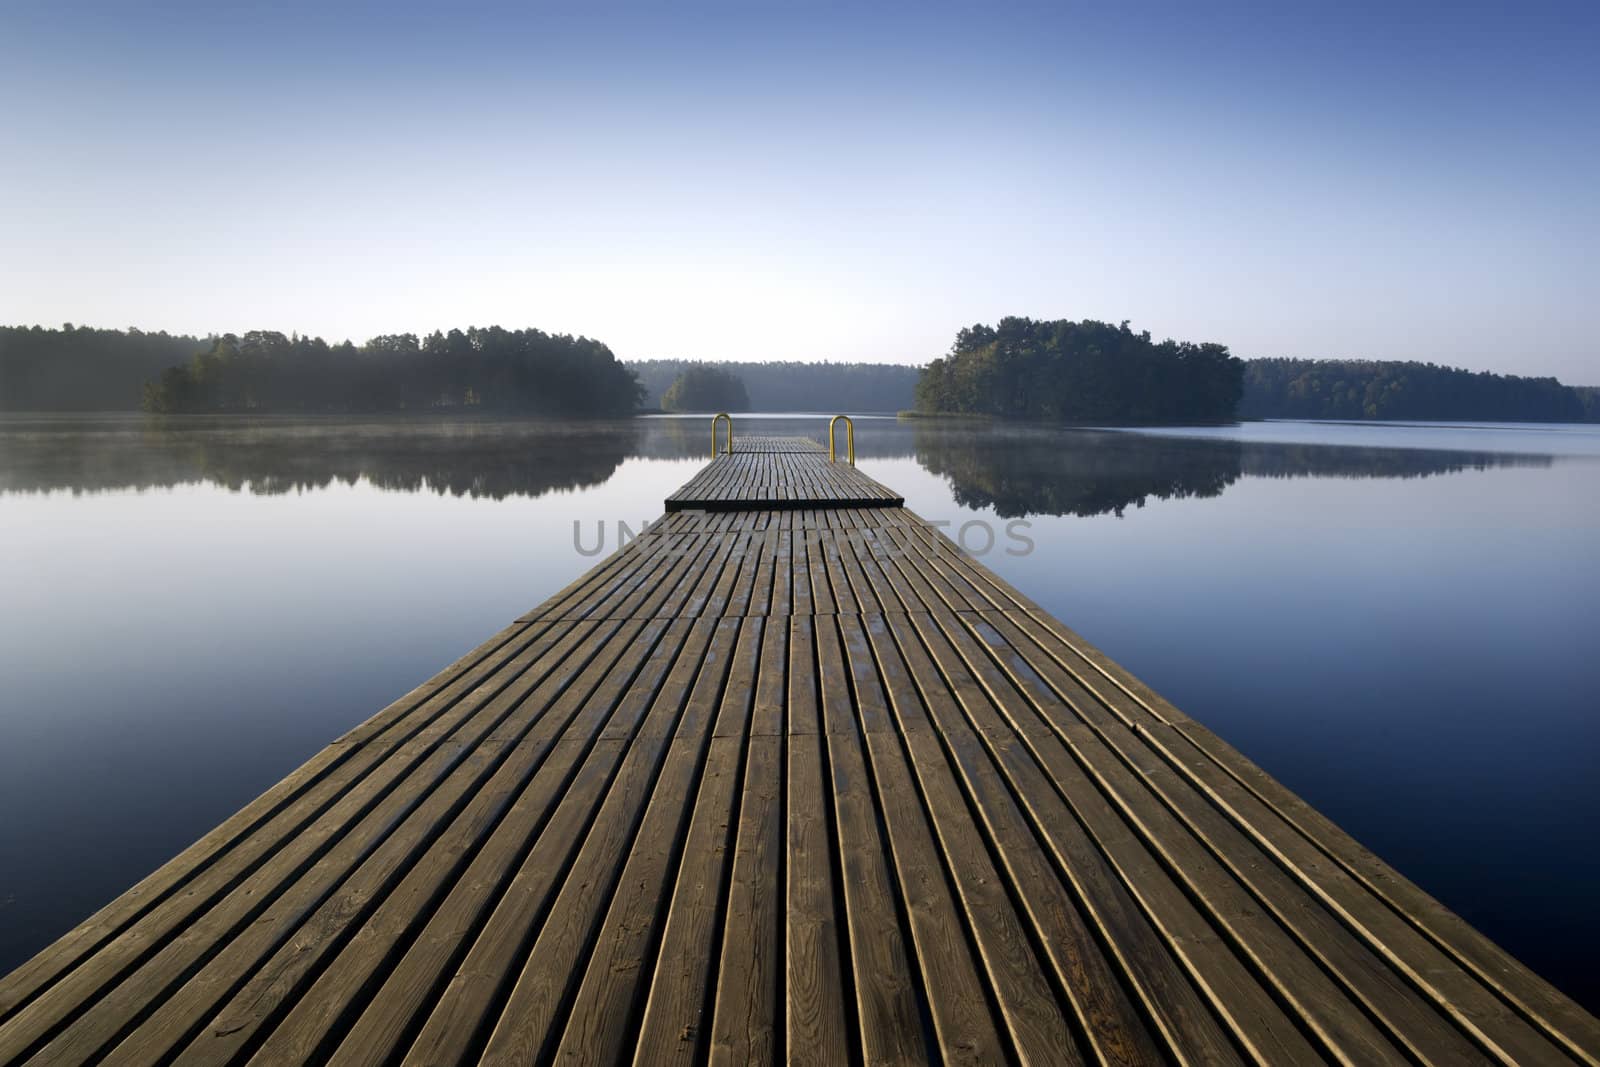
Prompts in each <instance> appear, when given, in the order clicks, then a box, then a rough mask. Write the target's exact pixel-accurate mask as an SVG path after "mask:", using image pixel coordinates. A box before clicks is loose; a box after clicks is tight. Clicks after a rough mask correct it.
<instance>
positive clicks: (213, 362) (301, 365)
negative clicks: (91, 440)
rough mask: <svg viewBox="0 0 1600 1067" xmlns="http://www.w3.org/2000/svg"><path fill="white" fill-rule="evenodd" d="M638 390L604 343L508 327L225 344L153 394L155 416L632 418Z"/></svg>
mask: <svg viewBox="0 0 1600 1067" xmlns="http://www.w3.org/2000/svg"><path fill="white" fill-rule="evenodd" d="M638 403H639V385H638V382H637V381H636V380H635V379H634V377H633V375H632V374H631V373H629V371H628V369H627V368H626V367H625V366H623V365H622V362H621V361H620V360H618V359H617V358H616V357H615V356H614V355H612V353H611V350H610V349H609V348H607V347H606V346H605V345H603V344H601V343H600V342H599V341H592V340H590V339H588V338H586V337H570V336H566V335H561V334H547V333H545V332H543V331H542V330H507V329H503V328H501V327H499V326H490V327H486V328H478V327H472V328H470V329H467V330H451V331H450V332H449V333H443V332H439V331H435V332H434V333H431V334H429V335H427V336H426V337H423V338H420V339H419V338H418V337H417V335H416V334H411V333H404V334H386V335H384V336H381V337H374V338H373V339H372V340H370V341H368V342H367V343H366V344H365V345H363V346H361V347H359V348H358V347H356V346H355V345H353V344H351V343H350V342H349V341H346V342H344V343H343V344H338V345H330V344H328V343H327V342H326V341H324V340H323V339H322V338H320V337H296V336H290V337H285V336H284V335H283V334H281V333H277V332H275V331H270V330H253V331H251V332H249V333H246V334H243V335H234V334H224V335H223V336H221V337H217V338H214V339H213V340H212V342H211V346H210V347H209V348H208V349H206V350H205V351H203V352H200V353H198V354H197V355H195V357H194V358H193V359H191V360H190V361H189V362H188V363H187V364H184V365H181V366H177V367H170V368H168V369H167V370H166V371H164V372H163V373H162V375H161V377H160V378H159V379H158V380H157V381H154V382H151V383H149V384H148V385H147V386H146V387H145V393H144V407H145V408H146V410H149V411H156V412H164V413H178V412H204V411H428V410H434V409H440V408H447V409H464V410H482V411H495V412H516V413H524V414H538V415H580V416H585V415H626V414H630V413H632V412H633V410H634V409H635V408H636V407H637V406H638Z"/></svg>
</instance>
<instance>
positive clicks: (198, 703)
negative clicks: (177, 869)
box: [0, 416, 1600, 1009]
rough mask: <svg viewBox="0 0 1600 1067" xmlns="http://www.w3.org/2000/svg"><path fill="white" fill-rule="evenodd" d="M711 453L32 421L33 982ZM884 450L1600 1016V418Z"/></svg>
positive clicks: (944, 427) (26, 665)
mask: <svg viewBox="0 0 1600 1067" xmlns="http://www.w3.org/2000/svg"><path fill="white" fill-rule="evenodd" d="M739 429H740V431H741V432H759V433H789V434H793V433H803V434H808V435H810V436H813V437H817V438H819V439H820V438H822V437H823V436H824V435H825V420H824V419H822V418H820V417H817V418H801V419H767V420H761V419H749V418H741V419H740V420H739ZM708 445H709V432H708V429H707V427H706V424H705V421H704V420H701V419H641V420H632V421H625V422H608V423H581V424H580V423H549V422H546V423H530V422H509V421H497V420H491V419H470V420H466V419H463V420H440V419H428V420H404V419H322V420H317V419H261V420H255V419H251V420H244V419H237V418H223V419H204V418H196V419H186V420H174V421H167V422H151V421H146V420H144V419H142V418H136V417H109V416H108V417H97V418H53V417H14V416H13V417H4V418H0V544H3V545H4V548H5V551H4V553H3V554H0V590H3V592H4V601H3V602H4V604H5V610H4V611H3V613H0V971H4V970H8V969H9V968H10V967H12V966H14V965H16V964H17V963H20V962H21V961H22V960H23V959H25V958H26V957H27V956H28V955H30V954H32V953H33V952H34V951H37V950H38V949H39V948H40V947H42V946H43V945H45V944H47V943H48V942H49V941H50V940H52V939H53V938H55V937H56V936H58V935H59V934H60V933H62V932H64V931H65V930H66V929H68V928H70V927H71V926H72V925H73V924H74V923H76V922H78V921H80V920H81V919H83V918H84V917H86V916H87V915H88V914H89V913H91V912H92V911H93V910H94V909H96V908H97V907H99V906H100V905H101V904H103V903H105V902H106V901H107V900H109V899H110V898H111V897H113V896H115V895H116V894H117V893H119V892H121V891H122V890H123V889H125V888H127V887H128V886H129V885H131V884H132V883H133V882H134V881H137V880H138V879H139V878H140V877H142V876H143V875H144V874H146V873H148V872H149V871H150V870H151V869H153V868H154V867H155V866H157V865H158V864H159V863H161V862H162V861H164V860H166V859H167V858H169V857H170V856H171V855H173V854H174V853H175V852H177V851H178V850H180V849H181V848H183V847H184V846H186V845H187V844H189V843H190V842H191V841H192V840H194V839H195V838H196V837H198V836H199V835H200V834H202V833H203V832H205V831H206V830H208V829H210V828H211V827H212V826H213V825H215V824H216V823H217V822H218V821H220V820H221V819H222V818H224V817H226V816H227V815H229V814H231V813H232V812H233V811H234V810H236V809H237V808H238V807H239V806H241V805H242V804H244V803H245V802H247V801H248V800H250V799H251V798H252V797H253V796H255V795H256V794H257V793H259V792H260V791H261V790H262V789H264V788H266V787H267V786H269V785H271V784H272V783H273V782H275V781H276V780H277V779H279V778H280V777H282V776H283V775H284V774H285V773H287V772H288V771H289V770H291V769H292V768H293V767H294V766H296V765H297V764H298V763H300V762H301V761H303V760H304V759H306V758H307V757H309V756H310V755H311V754H312V753H314V752H315V751H316V750H317V749H319V748H321V747H322V746H323V745H324V744H326V743H327V742H328V741H329V740H330V739H332V738H333V737H334V736H336V735H337V734H339V733H341V732H343V731H344V730H346V729H348V728H349V727H351V726H352V725H354V724H355V723H357V722H359V721H361V720H362V719H364V718H366V717H367V716H369V715H370V714H372V713H373V712H374V711H376V710H377V709H378V708H379V707H381V706H382V705H384V704H386V703H387V702H389V701H390V700H392V699H394V698H395V697H397V696H399V695H401V694H403V693H404V692H405V691H406V690H408V689H410V688H411V687H412V686H414V685H415V684H417V683H418V682H421V681H423V680H425V679H426V678H428V677H430V676H431V675H433V674H434V673H435V672H436V671H437V670H438V669H439V668H440V667H441V666H443V665H444V664H446V663H447V662H449V661H450V660H451V659H453V658H454V657H455V656H456V655H458V654H459V653H461V652H462V651H464V650H465V649H467V648H469V647H471V646H473V645H475V644H477V643H478V642H479V641H481V640H482V639H483V638H484V637H486V636H488V635H489V634H490V633H492V632H493V631H495V630H497V629H499V628H500V627H501V626H503V625H505V623H506V622H507V621H509V620H510V619H512V618H514V617H515V616H517V615H518V614H520V613H521V612H523V611H525V610H527V609H528V608H529V607H531V606H533V605H534V604H536V603H537V602H539V601H540V600H542V599H544V598H545V597H546V596H548V595H549V594H550V593H552V592H554V591H556V590H557V589H559V588H560V587H561V586H563V585H565V584H566V583H567V582H568V581H570V580H571V579H572V578H573V577H575V576H576V575H578V574H579V573H581V572H582V571H583V570H584V569H586V568H587V567H589V566H591V565H592V564H593V563H594V562H595V559H594V558H593V557H592V556H589V555H585V554H584V553H585V552H592V551H593V550H594V548H595V546H596V545H597V544H603V545H605V547H607V548H610V547H614V546H615V543H616V536H617V524H618V523H619V522H622V523H626V524H628V525H629V526H631V527H632V528H635V529H637V528H638V527H639V526H641V525H642V524H643V523H644V522H646V521H648V520H650V519H652V518H654V517H656V516H657V515H659V514H660V511H661V501H662V498H663V497H665V496H666V495H667V494H668V493H669V492H671V491H672V490H673V489H675V488H677V486H678V485H680V484H681V483H682V482H683V481H685V480H686V479H687V478H688V477H689V476H690V474H692V473H693V471H694V470H696V469H697V468H698V467H699V466H700V465H701V464H702V463H703V462H704V460H705V454H706V451H707V449H708ZM857 451H858V454H859V456H860V465H861V467H862V468H863V469H864V470H866V471H867V472H868V473H869V474H871V475H873V476H874V477H876V478H878V479H879V480H881V481H883V482H885V483H886V484H888V485H890V486H892V487H894V488H895V489H897V490H898V491H900V492H902V493H904V494H905V496H906V498H907V505H908V506H909V507H912V508H914V509H915V510H917V511H918V512H920V513H921V514H923V515H924V516H926V517H928V518H930V519H934V520H941V521H948V522H949V523H950V526H949V529H950V532H951V533H952V535H953V536H957V537H960V538H961V539H962V540H963V541H964V542H965V543H966V544H967V546H968V547H969V548H971V549H972V550H974V551H975V552H979V553H981V555H982V559H983V561H984V562H985V563H986V564H988V565H989V566H991V567H993V568H994V569H995V570H997V571H999V572H1000V573H1001V574H1003V575H1004V576H1005V577H1007V578H1008V579H1010V580H1011V581H1012V582H1014V583H1016V584H1017V585H1018V586H1019V587H1021V588H1022V589H1023V590H1024V591H1026V592H1028V593H1029V594H1030V595H1032V596H1033V597H1034V598H1035V599H1036V600H1038V601H1039V602H1040V603H1042V604H1043V605H1044V606H1045V607H1046V608H1048V609H1049V610H1050V611H1052V612H1053V613H1055V614H1056V615H1058V616H1059V617H1060V618H1061V619H1062V620H1063V621H1065V622H1066V623H1067V624H1068V625H1069V626H1072V627H1073V628H1074V629H1076V630H1078V631H1079V632H1080V633H1082V634H1083V635H1084V636H1085V637H1087V638H1088V639H1090V640H1091V641H1093V642H1095V643H1096V644H1098V645H1099V646H1100V647H1102V648H1103V649H1104V650H1105V651H1107V652H1108V653H1109V654H1111V655H1112V656H1113V657H1114V658H1116V659H1117V660H1119V661H1120V662H1121V663H1123V664H1124V665H1125V666H1127V667H1128V668H1129V669H1130V670H1132V671H1133V672H1134V673H1135V674H1137V675H1138V676H1139V677H1141V678H1142V679H1144V680H1145V681H1147V682H1148V683H1150V684H1151V685H1152V686H1154V687H1155V688H1156V689H1157V690H1159V691H1160V692H1162V693H1163V694H1164V695H1165V696H1166V697H1168V698H1169V699H1170V700H1172V701H1173V702H1174V703H1176V704H1177V705H1178V706H1179V707H1181V708H1183V709H1184V710H1185V711H1186V712H1188V713H1189V714H1191V715H1193V716H1194V717H1195V718H1197V719H1199V720H1201V721H1202V722H1204V723H1206V724H1207V725H1208V726H1210V727H1211V728H1212V729H1214V730H1215V731H1216V732H1218V733H1219V734H1221V735H1222V736H1223V737H1224V738H1226V739H1227V740H1228V741H1230V742H1231V743H1233V744H1234V745H1236V746H1237V747H1239V748H1240V749H1241V750H1243V751H1244V752H1245V753H1246V754H1247V755H1249V756H1250V757H1252V758H1253V759H1255V760H1256V761H1257V762H1259V763H1261V764H1262V765H1263V766H1264V767H1266V768H1267V770H1269V771H1270V772H1271V773H1273V774H1274V775H1276V776H1277V777H1278V778H1279V779H1281V780H1282V781H1284V782H1285V783H1286V784H1287V785H1289V786H1290V787H1291V788H1292V789H1294V790H1296V791H1297V792H1299V793H1300V794H1301V795H1302V796H1304V797H1305V798H1306V799H1307V800H1309V801H1311V802H1312V803H1313V804H1314V805H1316V806H1317V807H1319V808H1320V809H1321V810H1323V811H1324V812H1325V813H1327V814H1328V815H1329V816H1331V817H1332V818H1333V819H1334V820H1335V821H1337V822H1338V823H1340V824H1341V825H1342V826H1343V827H1344V828H1345V829H1347V830H1348V831H1350V832H1351V833H1352V834H1354V835H1355V836H1356V837H1357V838H1358V839H1360V840H1361V841H1362V842H1363V843H1364V844H1366V845H1368V846H1369V847H1371V848H1373V849H1374V850H1375V851H1376V852H1378V853H1379V854H1380V855H1381V856H1383V857H1384V858H1385V859H1386V860H1388V861H1389V862H1390V863H1392V864H1394V865H1395V866H1397V867H1398V868H1399V869H1400V870H1401V871H1403V872H1404V873H1406V874H1407V875H1408V876H1410V877H1411V878H1412V879H1414V880H1415V881H1417V882H1419V883H1420V884H1422V885H1423V886H1424V887H1425V888H1427V889H1428V890H1429V891H1431V892H1432V893H1434V894H1435V895H1437V896H1439V897H1440V898H1441V899H1443V900H1444V901H1445V902H1446V903H1447V904H1449V905H1450V906H1451V907H1452V908H1454V909H1455V910H1457V911H1458V912H1460V913H1461V914H1462V915H1464V916H1465V917H1466V918H1468V919H1469V920H1470V921H1472V922H1473V923H1474V924H1476V925H1478V926H1479V927H1480V928H1481V929H1483V930H1484V931H1485V932H1487V933H1488V934H1489V935H1490V936H1491V937H1493V938H1494V939H1495V940H1497V941H1499V942H1500V943H1501V944H1503V945H1505V946H1506V947H1507V948H1509V949H1510V950H1511V951H1513V952H1514V953H1516V954H1517V955H1518V956H1520V957H1521V958H1523V959H1524V960H1526V961H1527V962H1528V963H1529V964H1530V965H1532V966H1534V967H1535V968H1536V969H1537V970H1539V971H1541V972H1542V973H1544V974H1546V975H1547V976H1548V977H1550V978H1551V979H1552V980H1554V981H1556V982H1557V983H1558V984H1560V985H1562V986H1563V987H1564V988H1566V989H1568V990H1569V991H1570V992H1572V993H1573V994H1574V995H1576V996H1578V997H1579V998H1580V999H1582V1000H1584V1001H1585V1002H1586V1003H1587V1004H1588V1005H1589V1006H1590V1007H1591V1009H1593V1008H1594V1007H1595V1006H1596V1005H1597V1004H1600V983H1597V980H1596V979H1595V978H1594V977H1593V975H1592V968H1591V966H1590V961H1591V960H1592V959H1593V958H1595V957H1596V955H1597V954H1600V923H1597V921H1596V919H1595V917H1594V914H1593V908H1592V903H1593V901H1594V900H1595V899H1600V833H1597V831H1596V829H1595V816H1596V815H1597V813H1600V775H1597V774H1596V773H1595V762H1596V757H1597V756H1600V716H1597V714H1596V713H1597V711H1600V699H1597V694H1600V639H1597V638H1596V634H1597V633H1600V431H1597V428H1594V427H1549V426H1539V427H1526V426H1484V425H1465V424H1461V425H1456V424H1451V425H1443V426H1417V425H1404V426H1402V425H1394V424H1383V425H1373V424H1328V423H1253V424H1245V425H1242V426H1238V427H1227V428H1210V429H1204V430H1192V429H1172V430H1147V431H1138V432H1133V431H1115V430H1104V431H1093V430H1064V429H1058V428H1042V427H1015V426H991V425H986V424H976V423H964V422H944V421H937V420H910V421H896V420H893V419H868V418H860V419H858V420H857ZM1013 522H1016V523H1022V524H1025V525H1020V526H1013V527H1012V528H1011V530H1010V531H1009V532H1008V530H1007V524H1008V523H1013ZM602 523H603V524H604V533H603V535H602V533H601V524H602ZM575 524H577V526H578V528H579V530H578V534H577V539H576V540H575V530H574V525H575ZM990 530H992V531H994V534H995V537H994V540H993V545H992V547H990V545H989V535H988V531H990ZM1023 538H1025V539H1026V541H1027V542H1030V543H1031V549H1028V550H1026V551H1024V548H1025V546H1024V542H1023V540H1022V539H1023ZM580 546H581V547H580ZM985 549H987V551H984V550H985Z"/></svg>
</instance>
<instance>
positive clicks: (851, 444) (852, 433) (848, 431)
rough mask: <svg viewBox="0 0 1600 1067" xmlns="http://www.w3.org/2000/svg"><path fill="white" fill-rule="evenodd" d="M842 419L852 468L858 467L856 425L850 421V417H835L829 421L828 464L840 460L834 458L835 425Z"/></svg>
mask: <svg viewBox="0 0 1600 1067" xmlns="http://www.w3.org/2000/svg"><path fill="white" fill-rule="evenodd" d="M840 419H843V420H844V428H845V441H846V442H847V446H848V448H849V449H850V466H852V467H854V466H855V465H856V424H855V423H853V422H851V421H850V416H849V415H835V416H834V417H833V418H831V419H829V420H828V462H829V463H837V462H838V460H837V459H835V458H834V448H833V424H834V423H836V422H838V421H839V420H840Z"/></svg>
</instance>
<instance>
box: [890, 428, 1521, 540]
mask: <svg viewBox="0 0 1600 1067" xmlns="http://www.w3.org/2000/svg"><path fill="white" fill-rule="evenodd" d="M915 440H916V455H917V461H918V462H919V463H921V464H922V466H923V467H925V468H927V470H928V471H930V472H931V473H933V474H937V475H942V476H944V477H945V478H948V479H949V481H950V485H951V489H952V492H953V493H954V496H955V499H956V502H957V503H958V504H961V505H962V506H963V507H969V508H993V509H994V510H995V513H996V514H997V515H999V516H1000V517H1002V518H1017V517H1021V516H1025V515H1077V516H1090V515H1104V514H1114V515H1117V516H1119V517H1120V516H1121V515H1122V514H1123V512H1124V511H1125V510H1126V509H1127V508H1129V507H1143V506H1144V503H1145V501H1146V500H1148V499H1149V498H1151V497H1154V498H1156V499H1157V500H1173V499H1183V498H1186V497H1214V496H1219V495H1221V493H1222V491H1223V490H1224V489H1226V488H1227V487H1228V486H1230V485H1232V484H1233V483H1234V482H1236V481H1238V480H1239V479H1240V478H1241V477H1246V476H1248V477H1265V478H1424V477H1429V476H1432V475H1437V474H1450V473H1454V472H1456V471H1463V470H1485V469H1487V468H1490V467H1501V466H1519V467H1520V466H1529V467H1548V466H1549V465H1550V464H1551V462H1552V457H1550V456H1547V455H1517V454H1505V453H1491V452H1457V451H1444V450H1437V449H1399V448H1371V447H1347V446H1342V445H1306V444H1277V443H1269V442H1256V441H1251V442H1242V441H1238V440H1231V439H1227V438H1216V437H1160V436H1156V435H1151V434H1138V433H1116V432H1105V431H1094V430H1064V431H1055V430H1037V429H1034V430H1027V429H1011V428H1000V427H991V428H980V429H951V428H946V427H939V426H928V427H919V428H918V429H917V431H916V434H915Z"/></svg>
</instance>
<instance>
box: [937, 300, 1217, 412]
mask: <svg viewBox="0 0 1600 1067" xmlns="http://www.w3.org/2000/svg"><path fill="white" fill-rule="evenodd" d="M1243 376H1244V364H1243V362H1242V361H1241V360H1239V359H1237V358H1236V357H1234V356H1233V355H1231V354H1229V352H1228V349H1227V346H1225V345H1219V344H1212V343H1204V344H1193V343H1190V342H1187V341H1172V340H1167V341H1160V342H1157V341H1153V340H1151V338H1150V334H1149V332H1148V331H1145V332H1143V333H1135V332H1134V331H1133V330H1132V329H1130V328H1129V327H1128V324H1127V322H1123V323H1121V324H1120V325H1117V326H1113V325H1111V324H1110V323H1105V322H1096V321H1094V320H1092V319H1084V320H1083V321H1082V322H1074V321H1072V320H1069V319H1058V320H1053V321H1047V320H1036V319H1029V318H1020V317H1016V316H1012V317H1007V318H1003V319H1001V320H1000V322H999V324H998V325H996V326H984V325H978V326H969V327H967V328H965V329H963V330H961V332H960V333H958V334H957V335H956V341H955V344H954V345H953V346H952V347H951V349H950V354H949V355H947V356H945V357H944V358H942V359H936V360H934V361H933V362H932V363H930V364H929V365H928V366H927V367H926V368H925V369H924V370H923V373H922V377H921V379H920V380H919V381H918V382H917V389H916V406H917V410H918V411H919V412H922V413H925V414H962V415H990V416H995V417H998V418H1007V419H1040V420H1049V421H1062V422H1123V423H1193V422H1225V421H1228V420H1230V419H1232V418H1233V417H1234V410H1235V408H1236V406H1237V405H1238V403H1239V396H1240V392H1241V388H1242V379H1243Z"/></svg>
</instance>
